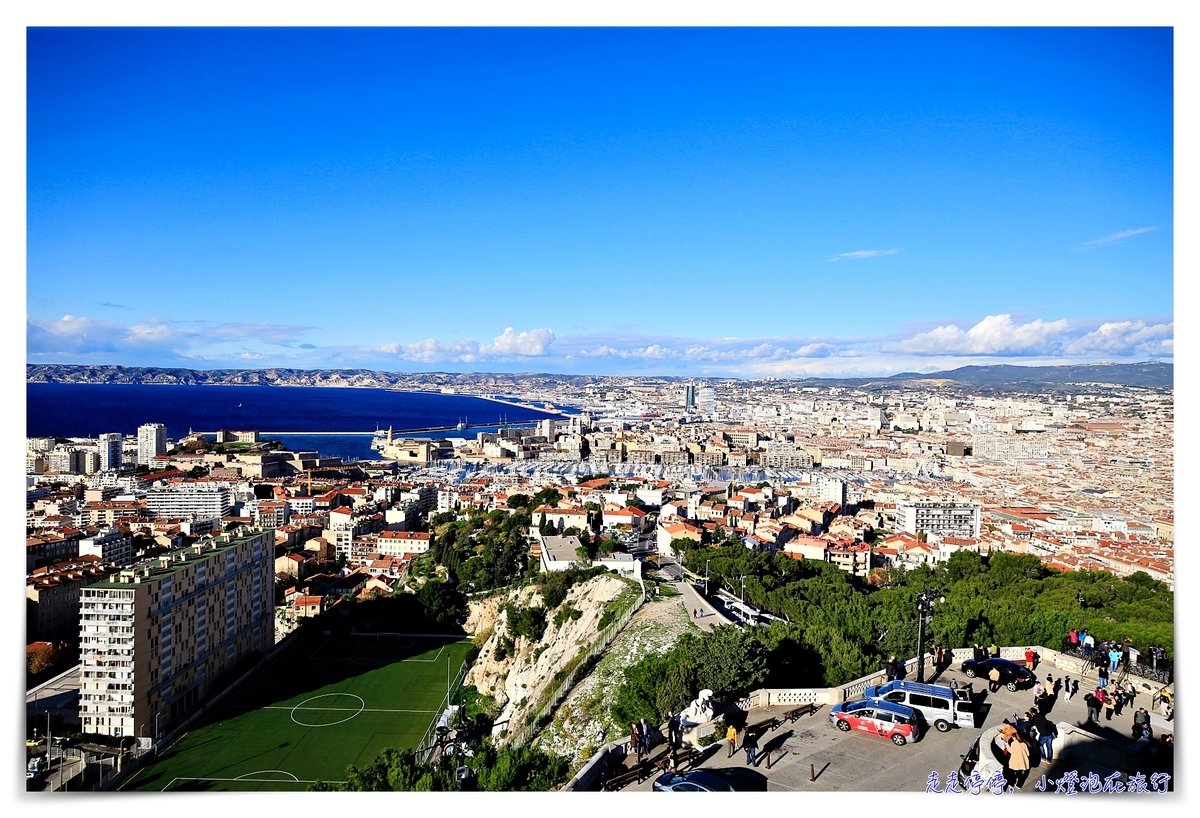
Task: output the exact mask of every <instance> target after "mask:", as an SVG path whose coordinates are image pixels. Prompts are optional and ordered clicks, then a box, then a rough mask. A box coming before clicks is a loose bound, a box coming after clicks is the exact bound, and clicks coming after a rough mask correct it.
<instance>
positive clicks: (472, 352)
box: [381, 338, 479, 364]
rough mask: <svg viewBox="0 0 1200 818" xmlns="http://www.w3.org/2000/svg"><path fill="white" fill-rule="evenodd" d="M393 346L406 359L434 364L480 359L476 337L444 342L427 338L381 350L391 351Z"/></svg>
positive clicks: (388, 346)
mask: <svg viewBox="0 0 1200 818" xmlns="http://www.w3.org/2000/svg"><path fill="white" fill-rule="evenodd" d="M392 348H395V350H396V351H397V352H398V353H399V355H400V357H401V358H403V359H404V360H406V361H420V362H421V363H426V364H432V363H438V362H442V361H460V362H463V363H470V362H472V361H478V360H479V342H478V341H476V340H475V339H474V338H464V339H462V340H461V341H451V342H450V343H443V342H442V341H439V340H437V339H436V338H426V339H425V340H424V341H416V342H414V343H411V344H403V345H400V344H388V345H387V346H386V347H383V348H381V351H385V352H386V351H391V350H392Z"/></svg>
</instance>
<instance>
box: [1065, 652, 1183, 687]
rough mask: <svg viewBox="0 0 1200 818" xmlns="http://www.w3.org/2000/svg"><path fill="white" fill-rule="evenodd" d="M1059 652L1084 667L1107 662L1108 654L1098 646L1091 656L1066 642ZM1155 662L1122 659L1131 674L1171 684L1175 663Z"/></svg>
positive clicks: (1122, 663) (1127, 671) (1124, 666)
mask: <svg viewBox="0 0 1200 818" xmlns="http://www.w3.org/2000/svg"><path fill="white" fill-rule="evenodd" d="M1059 653H1061V654H1063V655H1064V656H1073V657H1075V658H1076V659H1079V660H1080V661H1081V662H1083V664H1084V667H1087V668H1089V669H1090V668H1093V667H1095V666H1096V664H1097V663H1098V662H1102V663H1105V664H1107V662H1108V654H1107V653H1103V652H1101V651H1100V650H1099V649H1098V648H1097V649H1096V650H1094V651H1092V654H1091V656H1088V655H1086V654H1085V653H1084V651H1083V647H1082V646H1081V645H1069V644H1064V645H1063V647H1062V649H1061V650H1060V651H1059ZM1151 661H1153V664H1149V665H1146V664H1143V663H1142V662H1141V657H1140V656H1139V657H1138V661H1136V662H1130V661H1128V660H1122V662H1121V668H1122V669H1123V670H1124V671H1125V672H1126V673H1128V674H1129V675H1131V676H1138V677H1140V678H1141V679H1144V680H1146V681H1147V682H1157V683H1159V684H1160V685H1167V684H1170V683H1171V682H1172V681H1173V680H1174V678H1175V663H1174V662H1172V661H1171V660H1169V659H1162V660H1151Z"/></svg>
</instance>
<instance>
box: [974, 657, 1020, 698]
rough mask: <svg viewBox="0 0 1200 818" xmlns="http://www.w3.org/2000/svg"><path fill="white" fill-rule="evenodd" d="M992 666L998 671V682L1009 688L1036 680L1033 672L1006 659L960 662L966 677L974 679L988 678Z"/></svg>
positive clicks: (1018, 686) (1015, 687)
mask: <svg viewBox="0 0 1200 818" xmlns="http://www.w3.org/2000/svg"><path fill="white" fill-rule="evenodd" d="M992 668H996V669H997V670H999V671H1000V684H1002V685H1004V686H1005V687H1007V688H1008V689H1009V690H1013V691H1015V690H1017V689H1018V688H1021V687H1028V686H1030V685H1032V684H1033V683H1034V682H1035V681H1037V677H1036V676H1034V675H1033V673H1031V672H1030V671H1028V670H1026V669H1025V668H1023V667H1022V666H1021V665H1018V664H1017V663H1016V662H1010V661H1008V660H1007V659H983V660H982V661H979V662H976V661H975V660H974V659H967V660H966V661H965V662H963V663H962V672H963V674H965V675H966V677H967V678H968V679H974V678H975V677H976V676H978V677H979V678H981V679H989V678H991V672H992Z"/></svg>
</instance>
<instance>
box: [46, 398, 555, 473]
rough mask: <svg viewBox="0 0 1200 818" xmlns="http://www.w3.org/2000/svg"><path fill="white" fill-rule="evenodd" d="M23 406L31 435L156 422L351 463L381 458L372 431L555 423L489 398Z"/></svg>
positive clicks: (86, 433)
mask: <svg viewBox="0 0 1200 818" xmlns="http://www.w3.org/2000/svg"><path fill="white" fill-rule="evenodd" d="M25 400H26V414H25V429H26V431H25V433H26V435H28V436H29V437H90V438H94V437H97V436H98V435H100V434H102V433H105V432H121V433H122V434H134V433H136V432H137V427H138V426H140V425H142V424H143V423H162V424H163V425H165V426H166V430H167V437H169V438H173V439H176V440H178V439H179V438H180V437H183V436H184V435H186V434H188V432H189V431H195V432H208V433H212V432H215V431H216V430H218V429H233V430H249V429H258V430H259V431H260V432H261V433H262V434H263V436H264V437H269V438H271V439H273V440H279V441H281V442H282V443H283V444H284V445H286V446H287V447H288V448H289V449H290V450H292V451H316V452H319V453H320V454H321V455H322V456H325V457H341V458H343V459H354V460H361V459H378V457H379V454H378V452H375V451H373V450H372V449H371V437H372V435H371V433H372V432H374V431H376V430H380V429H382V430H386V429H387V428H388V427H389V426H391V427H392V428H393V429H394V430H395V431H396V432H403V431H407V430H414V429H429V428H435V427H446V426H451V427H452V426H456V425H457V424H458V423H459V422H466V423H467V424H468V425H469V427H470V428H469V429H467V430H466V431H461V432H460V431H449V432H437V433H424V434H416V435H413V436H414V437H467V438H473V437H474V436H475V435H476V433H478V432H481V431H495V430H496V429H497V428H498V427H499V425H500V424H501V423H503V424H505V425H508V426H517V425H530V424H532V423H535V422H537V421H538V420H542V419H544V418H549V417H556V415H553V414H551V413H549V412H542V411H538V410H535V409H527V408H524V407H521V406H514V405H512V404H509V403H505V402H502V401H498V400H492V399H488V398H478V397H469V396H466V395H446V394H442V393H437V392H401V391H397V390H391V389H370V388H337V387H306V386H177V385H152V384H74V383H27V384H26V385H25ZM559 408H561V409H564V410H566V411H568V412H571V411H573V410H572V409H571V408H569V407H559ZM276 432H290V433H292V434H275V433H276ZM297 432H299V433H301V434H296V433H297ZM304 433H309V434H304ZM313 433H319V434H313ZM330 433H333V434H330ZM339 433H340V434H339ZM350 433H357V434H350Z"/></svg>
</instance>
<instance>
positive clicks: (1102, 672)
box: [1096, 663, 1108, 689]
mask: <svg viewBox="0 0 1200 818" xmlns="http://www.w3.org/2000/svg"><path fill="white" fill-rule="evenodd" d="M1096 676H1097V678H1098V679H1099V682H1100V688H1101V689H1104V688H1106V687H1108V665H1106V664H1103V663H1101V664H1100V667H1098V668H1096Z"/></svg>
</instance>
